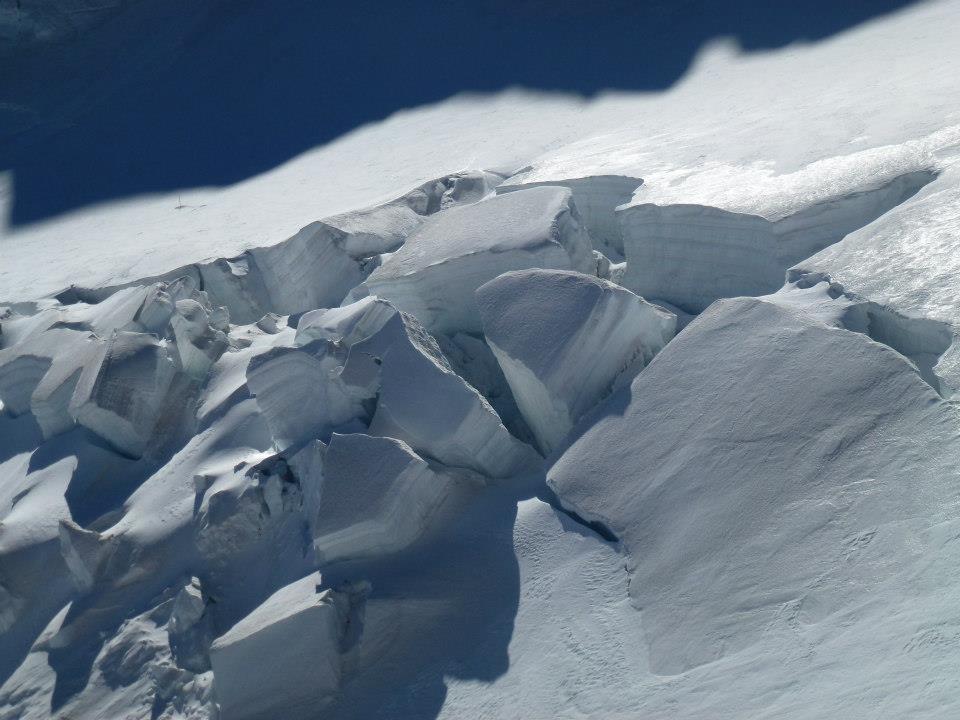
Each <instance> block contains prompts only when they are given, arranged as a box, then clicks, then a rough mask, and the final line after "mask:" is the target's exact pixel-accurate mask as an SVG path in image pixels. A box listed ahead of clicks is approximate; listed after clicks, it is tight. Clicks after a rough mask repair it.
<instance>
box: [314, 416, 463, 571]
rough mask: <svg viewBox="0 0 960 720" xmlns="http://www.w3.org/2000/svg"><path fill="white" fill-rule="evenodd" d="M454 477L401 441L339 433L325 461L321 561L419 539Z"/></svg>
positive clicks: (384, 550) (317, 530)
mask: <svg viewBox="0 0 960 720" xmlns="http://www.w3.org/2000/svg"><path fill="white" fill-rule="evenodd" d="M453 483H454V479H453V478H452V477H451V476H450V475H448V474H446V473H443V472H436V471H435V470H434V469H433V468H431V467H430V466H429V465H428V464H427V463H426V462H425V461H424V460H423V459H422V458H420V457H419V456H418V455H417V454H416V453H414V452H413V450H411V449H410V446H409V445H407V444H406V443H404V442H402V441H400V440H394V439H393V438H385V437H371V436H369V435H362V434H350V435H338V434H334V435H333V437H332V438H331V440H330V445H329V447H328V448H327V450H326V453H325V454H324V460H323V485H322V487H323V490H322V492H321V495H320V503H319V513H318V519H317V521H316V523H315V527H314V531H313V532H314V537H315V539H314V543H313V547H314V550H315V551H316V556H317V562H318V563H320V564H321V565H322V564H324V563H331V562H335V561H337V560H342V559H356V558H364V557H373V556H378V555H386V554H389V553H392V552H396V551H397V550H400V549H402V548H404V547H406V546H407V545H409V544H410V543H412V542H413V541H414V540H416V539H417V538H418V537H419V536H420V535H421V534H422V533H423V531H424V530H425V529H426V527H427V526H428V524H429V522H430V519H431V517H432V516H433V515H434V514H435V513H436V512H437V511H438V510H439V509H440V507H441V506H442V505H443V503H444V502H445V501H446V500H447V498H448V497H449V496H450V493H451V491H452V486H453Z"/></svg>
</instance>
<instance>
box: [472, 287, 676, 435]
mask: <svg viewBox="0 0 960 720" xmlns="http://www.w3.org/2000/svg"><path fill="white" fill-rule="evenodd" d="M477 305H478V307H479V309H480V316H481V318H482V320H483V330H484V335H485V336H486V339H487V343H489V345H490V349H491V350H492V351H493V353H494V355H495V356H496V357H497V361H498V362H499V363H500V367H501V368H503V372H504V375H505V376H506V379H507V382H508V383H509V384H510V388H511V389H512V390H513V395H514V397H515V398H516V399H517V405H518V406H519V408H520V412H521V413H523V417H524V419H525V420H526V421H527V423H528V424H529V425H530V427H531V429H532V430H533V432H534V434H535V435H536V437H537V442H538V444H539V446H540V450H541V451H542V452H543V453H544V454H549V453H550V452H552V451H553V449H554V448H555V447H557V445H558V444H559V443H560V441H561V440H562V439H563V438H564V436H565V435H566V434H567V433H568V432H570V430H571V429H572V427H573V424H574V423H575V422H576V421H577V420H579V419H580V417H581V416H582V415H583V414H584V413H585V412H587V411H588V410H589V409H590V408H592V407H593V406H594V405H596V404H597V403H598V402H599V401H600V400H602V399H603V398H604V397H606V395H608V394H609V393H610V392H611V391H612V390H614V389H615V388H617V387H618V386H620V385H622V384H626V383H629V382H630V381H631V380H632V379H633V377H634V376H635V375H636V374H637V373H638V372H640V370H642V369H643V367H644V365H645V364H646V363H648V362H649V361H650V360H652V359H653V356H654V355H655V354H656V353H657V352H659V351H660V350H661V349H662V348H663V346H664V345H666V344H667V342H669V341H670V338H671V337H673V332H674V326H675V322H676V321H675V319H674V318H673V316H672V315H670V314H668V313H665V312H663V311H662V310H659V309H657V308H655V307H653V306H652V305H650V304H649V303H646V302H644V300H643V299H642V298H639V297H637V296H636V295H634V294H633V293H631V292H630V291H628V290H624V289H623V288H620V287H618V286H616V285H614V284H613V283H610V282H607V281H605V280H600V279H599V278H595V277H590V276H589V275H583V274H581V273H574V272H569V271H562V270H527V271H520V272H510V273H505V274H503V275H501V276H500V277H498V278H496V279H494V280H491V281H490V282H488V283H486V284H485V285H482V286H481V287H480V288H479V289H478V290H477Z"/></svg>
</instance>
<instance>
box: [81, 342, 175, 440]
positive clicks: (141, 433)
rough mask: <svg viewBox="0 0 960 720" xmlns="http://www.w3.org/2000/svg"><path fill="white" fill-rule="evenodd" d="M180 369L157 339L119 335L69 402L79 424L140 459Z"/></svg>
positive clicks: (88, 368) (90, 367)
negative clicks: (177, 370) (177, 368)
mask: <svg viewBox="0 0 960 720" xmlns="http://www.w3.org/2000/svg"><path fill="white" fill-rule="evenodd" d="M175 374H176V365H175V364H174V362H173V360H172V359H171V358H170V356H169V354H168V352H167V348H166V346H165V345H164V344H163V343H161V342H160V341H159V340H157V338H156V337H154V336H153V335H149V334H145V333H130V332H117V333H114V334H113V336H112V337H111V338H110V340H109V341H108V342H107V343H106V344H105V346H104V348H103V351H102V352H101V353H100V354H99V355H98V358H97V360H95V361H94V362H92V363H89V364H88V365H87V366H86V367H85V368H84V370H83V373H81V375H80V378H79V380H78V382H77V387H76V390H75V391H74V394H73V397H72V399H71V401H70V413H71V415H73V416H74V418H76V421H77V422H78V423H79V424H80V425H83V426H84V427H86V428H87V429H89V430H92V431H93V432H95V433H96V434H97V435H99V436H100V437H102V438H103V439H104V440H106V441H107V442H108V443H110V444H111V445H112V446H113V447H114V448H116V449H117V450H119V451H120V452H122V453H124V454H126V455H130V456H131V457H139V456H140V455H142V454H143V452H144V451H145V450H146V448H147V446H148V444H149V442H150V439H151V435H152V433H153V429H154V427H155V426H156V425H157V422H158V420H160V416H161V410H162V409H163V406H164V401H165V400H166V395H167V390H168V389H169V387H170V383H171V381H172V380H173V377H174V375H175Z"/></svg>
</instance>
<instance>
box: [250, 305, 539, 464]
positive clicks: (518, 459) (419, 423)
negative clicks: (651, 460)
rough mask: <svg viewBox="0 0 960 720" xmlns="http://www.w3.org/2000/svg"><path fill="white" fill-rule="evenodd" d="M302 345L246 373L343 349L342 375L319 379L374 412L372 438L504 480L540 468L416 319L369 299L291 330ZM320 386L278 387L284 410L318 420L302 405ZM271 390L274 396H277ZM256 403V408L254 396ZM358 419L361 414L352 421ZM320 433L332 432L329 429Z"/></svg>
mask: <svg viewBox="0 0 960 720" xmlns="http://www.w3.org/2000/svg"><path fill="white" fill-rule="evenodd" d="M311 338H319V339H317V340H312V341H311ZM303 341H310V342H308V344H307V345H304V346H303V348H301V349H300V350H299V351H297V350H280V349H278V350H275V351H272V354H271V353H267V354H266V355H265V356H264V357H265V358H266V359H265V360H262V361H259V360H258V361H254V362H252V363H251V366H252V367H253V368H254V369H256V368H258V367H259V363H260V362H267V361H268V360H269V358H271V357H278V356H281V355H286V354H288V353H290V352H302V351H307V350H309V349H311V348H314V347H329V348H333V349H335V350H331V352H342V350H341V348H346V349H347V350H348V352H347V356H346V360H345V361H343V362H342V368H338V367H336V363H337V362H341V361H340V360H337V361H336V362H331V363H328V364H327V366H326V370H325V374H323V377H326V378H327V383H328V384H329V383H333V387H336V388H338V390H337V394H338V396H340V395H344V396H346V397H348V398H350V399H351V400H352V402H354V403H358V404H359V407H371V406H372V405H375V407H373V408H372V418H371V419H370V420H369V432H370V434H373V435H381V436H386V437H393V438H397V439H400V440H403V441H404V442H406V443H407V444H408V445H410V447H412V448H413V449H414V451H416V452H417V453H419V454H420V455H423V456H424V457H430V458H434V459H436V460H439V461H440V462H442V463H443V464H445V465H449V466H451V467H459V468H466V469H469V470H474V471H476V472H479V473H481V474H483V475H486V476H487V477H497V478H499V477H508V476H511V475H515V474H517V473H519V472H527V471H530V470H533V469H535V468H536V467H538V466H539V463H540V458H539V456H538V455H537V453H536V452H535V451H534V450H533V449H532V448H530V446H528V445H526V444H524V443H522V442H520V441H519V440H517V439H516V438H515V437H513V436H512V435H511V434H510V432H509V431H508V430H507V428H506V427H505V426H504V424H503V422H502V421H501V419H500V416H499V415H498V414H497V412H496V411H495V410H494V409H493V408H492V407H491V406H490V404H489V403H488V402H487V401H486V400H485V399H484V398H483V396H482V395H480V393H478V392H477V391H476V390H475V389H474V388H473V387H471V386H470V385H469V384H468V383H467V382H465V381H464V380H463V379H462V378H461V377H460V376H458V375H457V374H456V373H455V372H454V370H453V369H452V368H451V367H450V363H449V362H448V361H447V359H446V357H445V356H444V355H443V353H442V352H441V350H440V348H439V346H438V345H437V342H436V340H434V338H433V337H432V336H431V335H430V334H429V333H428V332H427V331H426V330H425V329H424V328H423V326H422V325H420V323H419V322H417V320H416V318H414V317H412V316H410V315H407V314H406V313H401V312H399V311H398V310H397V309H396V308H395V307H393V306H392V305H391V304H390V303H388V302H386V301H385V300H381V299H379V298H376V297H373V296H368V297H366V298H363V299H361V300H358V301H357V302H355V303H352V304H350V305H347V306H344V307H342V308H335V309H331V310H323V311H319V310H318V311H316V312H315V313H307V314H306V315H304V316H303V317H302V318H301V321H300V325H299V326H298V328H297V342H303ZM323 343H327V345H322V344H323ZM337 357H338V358H339V357H340V356H339V355H338V356H337ZM299 362H303V363H306V362H307V361H305V360H302V359H301V360H299ZM282 377H283V374H282V373H281V374H278V375H276V378H277V380H276V382H277V383H280V382H281V378H282ZM313 377H316V378H319V377H321V373H320V372H319V371H318V372H315V373H314V374H313ZM256 382H258V381H255V383H256ZM318 383H319V381H316V380H314V381H308V382H307V386H305V387H304V389H303V390H302V391H300V390H291V389H290V388H289V383H286V384H284V386H283V387H284V388H285V389H283V390H282V392H284V393H288V399H287V400H286V401H285V403H287V404H289V405H293V406H296V408H300V407H308V408H311V409H310V410H309V411H308V412H313V413H316V412H320V411H318V410H316V409H315V407H316V403H312V402H304V398H305V397H310V395H309V393H310V392H318V391H316V390H311V388H315V387H318ZM251 387H252V386H251ZM277 390H278V393H277V394H279V392H280V391H281V388H280V387H278V388H277ZM257 399H258V403H259V402H260V394H259V393H258V395H257ZM265 402H266V403H267V404H269V403H270V402H271V401H270V400H266V401H265ZM280 405H284V403H280ZM284 406H286V405H284ZM264 407H266V405H265V406H264ZM278 407H279V405H278ZM354 407H358V405H354ZM265 412H266V413H267V416H268V422H272V421H271V420H270V419H269V418H270V417H271V416H272V415H274V414H275V413H274V411H273V410H270V411H265ZM298 412H300V410H299V409H294V410H290V411H282V412H280V413H279V414H280V415H283V416H285V417H292V416H295V415H296V414H297V413H298ZM284 413H286V414H285V415H284ZM362 416H364V413H363V412H360V411H357V412H356V414H354V415H353V417H355V418H360V417H362ZM343 417H346V416H345V415H344V416H343ZM343 417H341V419H343ZM279 422H282V420H280V421H279ZM293 424H294V425H295V427H293V428H291V430H290V432H291V433H292V432H297V431H302V430H303V429H304V428H305V427H306V426H308V425H310V423H305V422H304V421H301V420H295V421H293ZM321 426H322V423H314V424H313V425H312V427H314V428H319V427H321ZM325 427H327V428H329V429H333V426H332V425H331V424H329V423H328V424H327V425H326V426H325ZM312 432H316V430H313V431H312ZM300 437H304V436H302V435H301V436H300Z"/></svg>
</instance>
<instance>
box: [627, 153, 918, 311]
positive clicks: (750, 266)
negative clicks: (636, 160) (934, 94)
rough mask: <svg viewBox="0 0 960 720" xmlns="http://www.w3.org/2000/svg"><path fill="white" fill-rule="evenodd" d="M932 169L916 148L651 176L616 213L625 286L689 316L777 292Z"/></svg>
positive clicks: (718, 166) (910, 190)
mask: <svg viewBox="0 0 960 720" xmlns="http://www.w3.org/2000/svg"><path fill="white" fill-rule="evenodd" d="M935 167H936V162H935V160H934V158H933V157H932V155H931V154H930V151H929V148H928V144H925V143H921V142H911V143H905V144H903V145H894V146H887V147H881V148H875V149H871V150H865V151H861V152H857V153H852V154H850V155H845V156H840V157H835V158H829V159H827V160H821V161H818V162H815V163H812V164H810V165H806V166H804V167H803V168H801V169H800V170H797V171H795V172H792V173H788V174H783V175H774V174H772V172H771V170H770V167H769V166H768V165H767V164H763V163H755V164H753V165H746V166H732V165H722V164H717V163H714V164H708V165H707V166H706V167H704V168H701V169H699V170H695V171H689V170H687V171H685V172H684V173H677V175H678V176H677V177H674V174H673V173H671V172H669V171H666V172H661V173H657V174H653V175H651V176H648V177H646V182H645V183H644V185H643V186H642V187H641V188H640V190H639V191H638V192H637V194H636V196H635V199H634V203H633V204H632V205H630V206H628V207H624V208H622V209H620V210H619V211H618V215H619V216H620V223H621V227H622V231H623V237H624V247H625V251H626V256H627V269H626V274H625V275H624V278H623V284H624V285H625V286H626V287H628V288H630V289H631V290H633V291H634V292H636V293H638V294H640V295H643V296H644V297H649V298H657V299H662V300H666V301H667V302H670V303H673V304H674V305H677V306H678V307H680V308H682V309H684V310H686V311H689V312H699V311H701V310H703V309H704V308H706V307H707V305H709V304H710V303H711V302H713V301H714V300H716V299H718V298H722V297H735V296H739V295H754V296H756V295H763V294H766V293H771V292H774V291H775V290H776V289H777V288H779V287H780V286H781V285H782V284H783V279H784V273H785V271H786V270H787V269H788V268H789V267H790V266H792V265H793V264H795V263H797V262H798V261H800V260H803V259H804V258H807V257H809V256H810V255H813V254H814V253H816V252H818V251H819V250H822V249H823V248H825V247H827V246H829V245H831V244H833V243H835V242H837V241H838V240H840V239H841V238H843V237H844V236H845V235H846V234H848V233H850V232H852V231H854V230H856V229H858V228H861V227H863V226H864V225H867V224H868V223H870V222H872V221H873V220H875V219H876V218H878V217H879V216H881V215H883V214H884V213H885V212H887V211H889V210H890V209H891V208H894V207H896V206H897V205H899V204H900V203H902V202H903V201H905V200H906V199H908V198H909V197H910V196H912V195H913V194H914V193H916V192H917V191H918V190H919V189H920V188H921V187H923V186H924V185H926V184H927V183H929V182H930V181H931V180H933V179H934V177H936V171H935Z"/></svg>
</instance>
